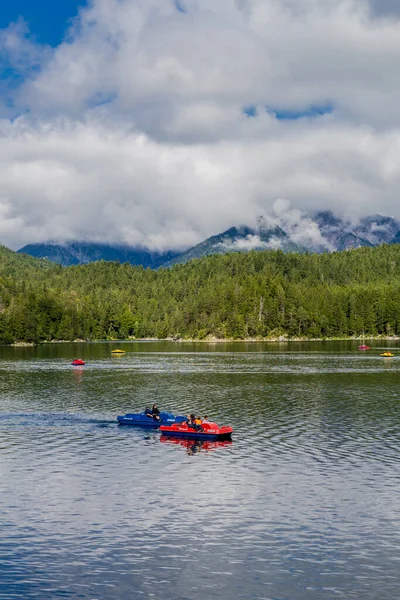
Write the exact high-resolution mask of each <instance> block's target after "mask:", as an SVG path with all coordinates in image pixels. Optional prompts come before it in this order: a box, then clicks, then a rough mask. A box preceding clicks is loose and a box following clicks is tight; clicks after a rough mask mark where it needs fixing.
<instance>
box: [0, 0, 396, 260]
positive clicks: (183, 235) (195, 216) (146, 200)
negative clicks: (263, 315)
mask: <svg viewBox="0 0 400 600" xmlns="http://www.w3.org/2000/svg"><path fill="white" fill-rule="evenodd" d="M7 4H9V6H6V7H1V8H0V27H1V31H0V60H1V63H0V243H3V244H5V245H7V246H9V247H11V248H13V249H17V248H19V247H21V246H23V245H24V244H26V243H31V242H40V241H46V240H50V239H52V240H72V239H88V240H93V241H108V242H119V243H130V244H144V245H146V246H148V247H151V248H157V249H163V248H167V247H168V248H169V247H174V248H182V247H186V246H190V245H193V244H194V243H196V242H198V241H201V240H202V239H204V238H205V237H208V236H209V235H212V234H215V233H218V232H220V231H222V230H224V229H226V228H228V227H229V226H231V225H236V224H240V223H246V224H249V225H251V224H252V223H255V221H256V218H257V217H258V216H259V215H260V214H267V215H268V214H271V213H273V211H274V208H273V207H274V206H275V207H276V206H277V203H276V201H277V200H278V206H280V207H282V201H281V200H280V199H283V200H284V204H283V205H284V206H287V207H290V208H289V210H295V211H298V210H300V211H312V210H316V209H325V208H331V209H333V210H334V211H335V212H337V213H338V214H339V215H341V216H346V217H353V218H355V217H358V216H362V215H367V214H373V213H375V212H379V213H381V214H387V215H391V216H395V217H400V202H399V201H398V196H399V191H400V186H399V183H400V68H399V67H400V4H399V2H398V1H397V0H302V1H301V2H299V0H175V1H174V0H92V1H91V2H89V3H88V4H85V3H83V4H81V5H78V3H77V2H76V0H58V2H54V1H53V0H37V1H36V2H32V1H31V0H14V1H13V2H12V3H11V2H10V3H7Z"/></svg>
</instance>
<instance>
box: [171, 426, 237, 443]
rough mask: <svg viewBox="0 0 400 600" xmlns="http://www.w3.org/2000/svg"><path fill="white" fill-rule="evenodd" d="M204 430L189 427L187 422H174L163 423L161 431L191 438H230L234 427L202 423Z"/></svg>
mask: <svg viewBox="0 0 400 600" xmlns="http://www.w3.org/2000/svg"><path fill="white" fill-rule="evenodd" d="M202 429H203V431H196V430H195V429H193V428H192V427H188V426H187V424H186V422H182V423H174V424H173V425H161V427H160V431H161V434H162V435H163V436H170V437H176V438H184V439H189V440H207V441H211V442H213V441H217V440H230V439H231V436H232V433H233V429H232V427H228V426H227V425H224V426H223V427H219V425H217V424H216V423H204V424H203V425H202Z"/></svg>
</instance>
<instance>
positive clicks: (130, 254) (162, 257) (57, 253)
mask: <svg viewBox="0 0 400 600" xmlns="http://www.w3.org/2000/svg"><path fill="white" fill-rule="evenodd" d="M18 252H19V253H24V254H29V255H30V256H35V257H36V258H46V259H47V260H50V261H52V262H55V263H58V264H60V265H64V266H70V265H79V264H85V263H89V262H94V261H96V260H108V261H119V262H120V263H125V262H128V263H130V264H131V265H142V266H143V267H150V268H152V269H156V268H157V267H159V266H160V265H162V264H163V263H165V262H167V261H169V260H172V259H173V258H175V257H176V256H177V255H178V253H177V252H173V251H167V252H154V251H151V250H148V249H146V248H142V247H138V246H122V245H120V246H119V245H115V246H111V245H107V244H95V243H90V242H71V243H69V244H56V243H47V244H28V245H27V246H24V247H23V248H21V249H20V250H18Z"/></svg>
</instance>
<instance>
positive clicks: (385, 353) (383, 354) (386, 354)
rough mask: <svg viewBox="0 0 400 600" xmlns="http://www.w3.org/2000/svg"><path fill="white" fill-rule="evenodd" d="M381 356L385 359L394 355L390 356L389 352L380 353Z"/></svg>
mask: <svg viewBox="0 0 400 600" xmlns="http://www.w3.org/2000/svg"><path fill="white" fill-rule="evenodd" d="M381 356H384V357H385V358H388V357H390V356H394V354H392V353H391V352H382V354H381Z"/></svg>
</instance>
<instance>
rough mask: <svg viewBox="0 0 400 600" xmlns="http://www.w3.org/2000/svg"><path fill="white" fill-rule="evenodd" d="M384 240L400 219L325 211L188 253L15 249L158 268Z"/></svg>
mask: <svg viewBox="0 0 400 600" xmlns="http://www.w3.org/2000/svg"><path fill="white" fill-rule="evenodd" d="M384 243H386V244H398V243H400V221H398V220H397V219H395V218H393V217H389V216H382V215H379V214H375V215H369V216H367V217H364V218H362V219H360V220H359V221H358V222H357V223H351V222H350V221H346V220H344V219H341V218H340V217H338V216H336V215H334V214H333V212H332V211H329V210H325V211H318V212H315V213H314V214H312V215H306V214H299V216H298V218H297V221H296V220H295V221H293V219H292V220H289V219H286V221H285V218H282V217H281V218H279V217H269V216H267V217H264V216H260V217H259V218H258V220H257V224H256V226H253V227H251V226H249V225H236V226H232V227H230V228H229V229H227V230H226V231H223V232H221V233H217V234H215V235H212V236H210V237H209V238H207V239H205V240H203V241H202V242H200V243H198V244H196V245H195V246H193V247H191V248H188V249H186V250H184V251H176V250H173V249H171V250H166V251H152V250H149V249H148V248H145V247H142V246H128V245H122V244H114V245H113V244H100V243H94V242H79V241H74V242H70V243H64V244H58V243H56V242H47V243H38V244H28V245H26V246H24V247H23V248H21V249H19V250H18V251H17V252H18V253H24V254H28V255H30V256H34V257H36V258H45V259H47V260H49V261H51V262H54V263H58V264H61V265H63V266H71V265H78V264H86V263H89V262H94V261H97V260H107V261H119V262H128V263H130V264H132V265H136V266H139V265H141V266H143V267H144V268H151V269H158V268H169V267H172V266H173V265H175V264H183V263H186V262H188V261H189V260H192V259H195V258H201V257H202V256H207V255H209V254H226V253H228V252H248V251H251V250H268V249H274V250H276V249H281V250H283V251H284V252H299V253H304V252H311V253H314V252H315V253H321V252H334V251H341V250H349V249H354V248H360V247H365V246H366V247H374V246H379V245H381V244H384Z"/></svg>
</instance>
